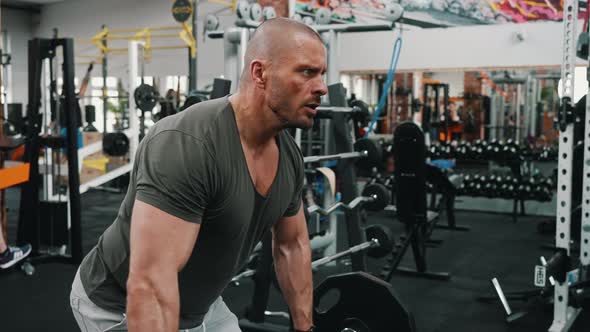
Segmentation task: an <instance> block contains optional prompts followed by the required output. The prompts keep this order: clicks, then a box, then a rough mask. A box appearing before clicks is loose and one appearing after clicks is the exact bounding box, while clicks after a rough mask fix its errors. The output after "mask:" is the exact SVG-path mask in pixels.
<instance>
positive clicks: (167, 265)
mask: <svg viewBox="0 0 590 332" xmlns="http://www.w3.org/2000/svg"><path fill="white" fill-rule="evenodd" d="M199 229H200V225H199V224H198V223H195V222H188V221H185V220H182V219H180V218H178V217H175V216H173V215H171V214H168V213H166V212H164V211H162V210H160V209H158V208H156V207H154V206H151V205H149V204H147V203H144V202H142V201H139V200H136V201H135V203H134V206H133V213H132V217H131V235H130V267H129V273H130V276H131V275H135V276H137V275H145V274H147V275H150V276H152V277H156V278H157V276H158V275H160V276H162V277H164V275H166V272H170V273H173V274H176V273H178V272H179V271H180V270H181V269H182V268H183V267H184V265H185V264H186V262H187V261H188V258H189V257H190V255H191V253H192V251H193V248H194V245H195V242H196V239H197V235H198V233H199Z"/></svg>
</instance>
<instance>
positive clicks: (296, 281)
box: [272, 205, 313, 330]
mask: <svg viewBox="0 0 590 332" xmlns="http://www.w3.org/2000/svg"><path fill="white" fill-rule="evenodd" d="M272 233H273V246H272V247H273V250H272V251H273V259H274V263H275V270H276V274H277V279H278V281H279V285H280V287H281V291H282V292H283V296H284V297H285V301H286V302H287V304H288V305H289V309H290V311H291V316H292V319H293V325H294V327H295V329H297V330H308V329H309V328H310V327H311V325H312V306H313V280H312V276H311V248H310V244H309V235H308V232H307V224H306V221H305V216H304V214H303V205H301V206H300V208H299V212H297V214H296V215H294V216H292V217H285V218H283V219H281V220H279V221H278V222H277V223H276V224H275V226H274V227H273V230H272Z"/></svg>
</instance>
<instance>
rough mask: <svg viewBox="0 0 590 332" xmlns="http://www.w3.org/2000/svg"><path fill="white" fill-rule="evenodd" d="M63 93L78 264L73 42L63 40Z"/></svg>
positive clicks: (79, 232) (74, 252)
mask: <svg viewBox="0 0 590 332" xmlns="http://www.w3.org/2000/svg"><path fill="white" fill-rule="evenodd" d="M62 47H63V57H64V62H63V73H64V76H63V82H64V86H63V91H64V96H65V101H64V102H65V105H64V110H66V112H64V113H65V117H66V124H67V125H66V133H67V142H68V144H67V156H68V184H69V192H70V195H69V196H70V199H69V207H70V210H69V212H70V218H71V230H70V232H71V244H72V261H73V263H76V264H79V263H81V262H82V228H81V219H82V215H81V206H80V176H79V173H78V124H77V116H76V112H77V109H78V108H77V107H76V103H77V101H76V93H75V91H74V90H75V85H74V75H75V71H74V40H73V39H70V38H67V39H63V44H62Z"/></svg>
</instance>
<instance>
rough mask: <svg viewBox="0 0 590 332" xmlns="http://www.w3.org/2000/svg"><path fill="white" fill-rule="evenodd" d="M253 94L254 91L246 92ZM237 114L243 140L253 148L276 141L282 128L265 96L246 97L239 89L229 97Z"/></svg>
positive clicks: (262, 146) (239, 130)
mask: <svg viewBox="0 0 590 332" xmlns="http://www.w3.org/2000/svg"><path fill="white" fill-rule="evenodd" d="M246 93H248V95H250V96H252V95H254V94H253V93H250V92H246ZM229 101H230V103H231V105H232V108H233V110H234V113H235V116H236V124H237V127H238V132H239V134H240V138H241V139H242V142H243V143H244V144H245V145H246V146H248V147H250V148H253V149H258V148H264V147H266V146H268V144H272V143H274V139H275V137H276V136H277V135H278V133H279V131H281V128H280V126H279V124H278V121H277V119H276V118H275V117H274V114H273V113H272V111H270V110H266V108H268V106H267V105H266V103H265V102H264V99H263V98H256V97H254V98H244V95H243V94H240V92H239V91H238V92H237V93H236V94H234V95H232V96H230V97H229Z"/></svg>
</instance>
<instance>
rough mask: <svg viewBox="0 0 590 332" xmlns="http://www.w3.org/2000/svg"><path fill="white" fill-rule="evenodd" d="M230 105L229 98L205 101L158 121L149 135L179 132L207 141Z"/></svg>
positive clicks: (220, 122)
mask: <svg viewBox="0 0 590 332" xmlns="http://www.w3.org/2000/svg"><path fill="white" fill-rule="evenodd" d="M228 106H229V101H228V99H227V98H219V99H214V100H208V101H204V102H201V103H198V104H195V105H192V106H191V107H189V108H187V109H186V110H184V111H182V112H180V113H177V114H175V115H172V116H168V117H166V118H164V119H162V120H160V121H158V122H157V123H156V124H154V126H153V127H152V128H151V129H150V133H149V134H148V137H146V138H148V139H149V138H150V137H155V136H158V135H159V134H160V133H162V132H172V131H173V132H178V133H180V134H182V135H187V136H190V137H193V138H194V139H196V140H198V141H206V140H208V137H209V136H210V135H211V132H213V131H215V129H216V128H218V127H219V126H220V125H223V121H224V115H225V113H226V111H227V110H226V109H227V107H228Z"/></svg>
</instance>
